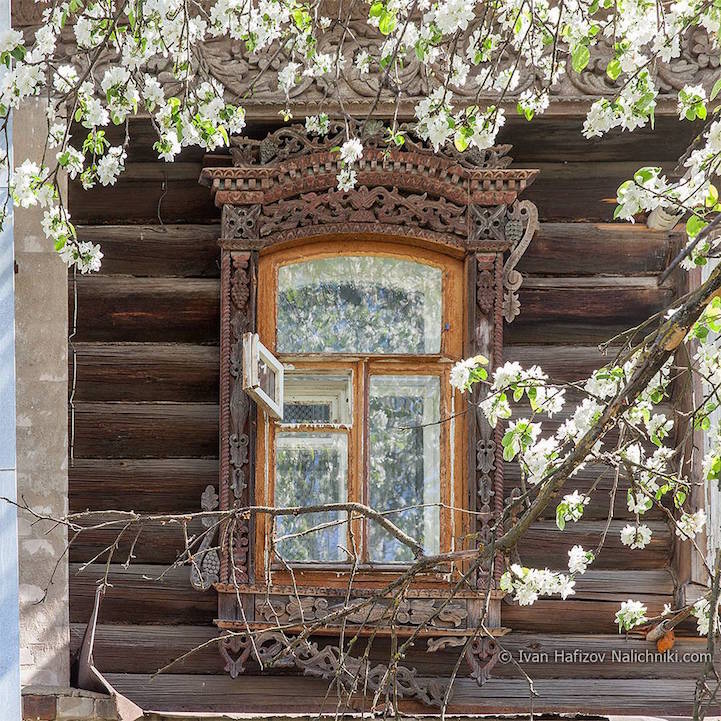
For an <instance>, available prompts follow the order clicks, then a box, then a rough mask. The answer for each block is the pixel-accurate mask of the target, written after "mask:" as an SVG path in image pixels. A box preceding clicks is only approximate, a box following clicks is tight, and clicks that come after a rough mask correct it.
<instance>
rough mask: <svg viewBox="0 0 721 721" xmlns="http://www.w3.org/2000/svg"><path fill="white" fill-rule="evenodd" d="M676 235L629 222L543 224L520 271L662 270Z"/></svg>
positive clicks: (623, 273) (633, 272) (634, 272)
mask: <svg viewBox="0 0 721 721" xmlns="http://www.w3.org/2000/svg"><path fill="white" fill-rule="evenodd" d="M675 242H678V235H675V234H669V233H666V232H664V231H658V230H649V229H648V228H646V227H645V226H644V225H640V224H639V225H631V224H629V223H541V225H540V228H539V229H538V231H537V232H536V234H535V235H534V236H533V240H532V241H531V244H530V245H529V247H528V250H527V251H526V252H525V253H524V255H523V257H522V258H521V261H520V262H519V264H518V270H520V271H521V272H522V273H530V274H549V275H557V274H560V273H563V274H564V275H583V276H585V275H593V274H596V273H598V274H602V275H621V276H624V277H628V276H632V275H644V274H653V273H660V272H661V271H663V269H664V268H665V266H666V264H667V262H668V261H669V260H670V258H669V254H670V250H669V249H670V246H671V245H672V244H673V243H675Z"/></svg>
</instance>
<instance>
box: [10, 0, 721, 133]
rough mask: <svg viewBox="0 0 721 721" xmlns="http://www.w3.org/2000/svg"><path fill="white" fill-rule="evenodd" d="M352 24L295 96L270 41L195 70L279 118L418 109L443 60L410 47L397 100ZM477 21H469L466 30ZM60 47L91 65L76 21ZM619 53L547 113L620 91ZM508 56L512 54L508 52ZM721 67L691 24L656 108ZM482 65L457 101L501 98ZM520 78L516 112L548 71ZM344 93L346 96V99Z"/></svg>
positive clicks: (363, 25) (221, 44) (372, 46)
mask: <svg viewBox="0 0 721 721" xmlns="http://www.w3.org/2000/svg"><path fill="white" fill-rule="evenodd" d="M13 22H14V23H15V24H16V26H17V27H23V26H24V29H26V31H27V33H28V35H30V33H31V32H32V31H33V30H34V29H35V28H36V27H37V25H38V24H39V22H40V17H39V13H38V9H37V7H36V4H35V2H33V0H16V2H14V3H13ZM349 27H350V32H349V33H348V32H345V31H344V29H343V28H342V27H340V26H338V27H335V28H332V29H329V30H328V31H326V32H324V33H323V35H322V37H321V38H320V43H319V46H318V50H319V51H320V52H323V53H330V54H331V55H334V56H335V54H336V53H337V52H339V49H340V46H341V44H342V55H343V56H344V58H345V64H344V67H343V69H342V70H341V72H340V74H339V77H338V80H336V79H335V78H330V77H320V78H311V77H307V76H304V77H303V78H302V79H301V81H300V83H299V84H298V85H297V86H295V87H294V88H293V89H292V90H291V91H290V98H289V100H290V103H288V101H287V100H286V98H285V94H284V93H283V92H282V91H280V90H279V88H278V73H279V72H280V71H281V70H282V69H283V68H284V67H286V66H287V64H288V62H289V61H290V58H289V56H288V54H287V53H286V52H285V51H283V50H277V51H276V49H275V48H272V49H270V50H266V51H264V52H262V53H257V54H256V53H248V52H246V51H245V49H244V45H243V43H241V42H239V41H235V40H230V39H227V38H218V39H213V40H209V41H207V42H205V43H203V44H201V45H199V46H198V47H197V49H196V53H195V55H194V57H193V58H192V60H191V62H192V63H193V65H194V67H195V69H196V72H198V71H200V72H203V73H209V74H210V75H211V76H213V77H215V78H217V79H218V80H220V81H221V82H222V83H223V84H224V85H225V87H226V89H227V96H228V99H229V101H231V102H242V104H243V107H245V108H246V110H247V111H248V114H249V117H252V118H258V119H260V118H268V119H275V120H277V117H278V112H279V111H280V110H282V109H283V108H285V107H286V106H287V105H288V104H290V106H291V107H292V108H293V112H294V113H295V114H296V116H302V115H306V114H315V113H317V112H318V109H319V108H322V109H324V110H326V111H327V112H331V113H333V112H336V113H337V112H339V111H341V110H342V112H343V113H349V114H352V115H359V116H362V115H364V113H365V112H367V111H368V109H369V108H370V107H371V105H372V104H373V103H374V102H375V101H376V98H377V97H378V102H377V104H376V105H375V111H376V113H377V114H379V115H386V116H389V115H390V114H394V113H396V111H397V114H398V117H401V118H405V119H410V118H412V117H414V108H415V106H416V104H417V103H418V102H419V101H420V100H422V99H423V98H425V97H428V95H429V93H430V92H431V91H432V90H433V88H434V86H435V81H434V76H435V77H436V78H437V77H438V74H439V72H441V71H442V68H440V67H433V66H431V67H426V66H425V65H423V64H422V63H420V62H419V61H418V60H417V58H416V57H415V56H414V55H413V53H409V54H408V55H407V56H406V58H405V62H404V66H403V68H402V70H401V71H400V73H401V77H400V80H401V85H402V87H403V93H402V97H401V100H400V102H399V103H398V104H397V103H396V97H397V91H396V89H395V88H389V89H386V87H382V88H381V92H380V95H378V89H379V85H382V84H383V79H384V78H383V76H384V73H383V71H380V70H378V69H373V70H372V71H371V72H369V73H366V74H364V75H361V74H360V73H359V71H358V69H357V68H356V67H355V65H354V63H353V58H354V56H355V55H356V54H357V53H358V52H359V51H361V50H366V51H368V52H370V53H371V54H373V53H375V52H376V51H377V48H378V45H379V43H380V42H381V39H380V37H379V34H378V31H377V30H376V29H374V28H372V27H370V26H369V25H368V23H367V22H366V21H365V19H363V18H359V19H356V20H351V21H350V23H349ZM473 29H474V27H473V26H469V28H468V31H467V32H468V33H471V32H472V31H473ZM61 51H62V55H63V56H64V58H63V59H64V60H67V61H72V62H76V63H77V64H79V66H80V67H85V65H86V61H85V58H84V55H83V53H81V52H79V51H78V48H77V46H76V44H75V39H74V36H73V33H72V31H71V30H70V29H68V30H67V31H65V32H64V33H63V36H62V43H61ZM612 57H613V47H612V43H611V41H609V40H607V39H605V38H604V39H603V40H601V41H600V42H599V44H598V45H597V46H595V47H593V48H591V59H590V61H589V64H588V66H587V67H586V69H585V70H584V71H583V72H582V73H580V74H577V73H575V72H574V71H573V70H572V68H571V59H570V57H569V58H568V59H567V61H566V62H567V65H568V67H567V72H566V73H565V74H564V75H563V77H562V78H561V80H560V81H559V82H558V83H557V84H556V85H554V86H553V88H552V89H551V94H550V100H551V107H550V108H549V110H548V111H547V112H548V113H556V114H565V115H578V114H579V113H582V112H585V110H586V109H587V108H588V107H589V106H590V104H591V102H593V100H595V99H597V98H598V97H602V96H608V97H611V96H613V95H615V94H616V93H617V92H618V91H619V89H620V87H621V81H620V80H619V81H612V80H611V79H610V78H609V77H608V75H607V74H606V67H607V65H608V62H609V61H610V60H611V58H612ZM508 61H509V63H510V62H511V58H510V57H509V59H508ZM112 62H113V56H112V54H110V53H107V54H105V55H104V56H103V57H102V58H101V59H100V64H99V67H98V72H100V73H102V72H103V71H104V69H105V68H104V66H106V65H109V64H110V63H112ZM718 69H719V55H718V51H717V50H714V48H713V43H712V41H711V40H710V39H709V37H708V35H707V34H706V32H705V31H704V30H701V29H695V30H690V31H689V32H688V33H687V34H686V36H685V37H684V38H683V40H682V43H681V55H680V57H679V58H677V59H676V60H673V61H672V62H670V63H662V62H656V63H655V64H654V65H653V67H651V72H652V74H653V76H654V77H655V81H656V83H657V86H658V88H659V91H660V92H659V97H658V101H657V106H656V114H657V115H661V114H668V115H675V114H676V98H675V94H676V93H677V91H678V90H679V89H681V88H682V87H683V86H684V85H686V84H692V85H696V84H700V85H703V86H704V87H705V88H706V90H707V92H709V91H710V90H711V88H712V86H713V84H714V82H715V79H716V77H717V75H718ZM152 71H153V72H155V73H156V74H157V77H158V79H159V81H160V82H161V84H162V85H163V86H164V88H165V90H166V92H167V93H170V94H177V93H179V92H182V87H181V85H180V84H179V83H178V81H177V80H176V79H175V78H174V76H173V72H172V66H171V64H170V62H169V61H168V60H167V59H164V58H156V59H154V60H153V67H152ZM481 72H485V71H484V70H481V69H479V68H471V70H470V72H469V75H468V78H467V80H466V82H465V83H464V84H463V86H459V87H451V88H450V89H451V91H452V92H453V96H454V105H455V106H457V107H462V106H464V105H467V104H474V103H478V102H481V103H485V102H498V101H499V98H498V95H497V94H495V93H485V94H482V95H480V96H479V95H477V90H478V85H477V83H476V82H475V81H476V79H477V77H478V76H479V75H480V73H481ZM518 72H519V73H520V80H519V83H518V87H517V88H516V89H515V90H514V91H513V92H510V93H507V95H506V97H505V98H504V100H503V101H502V103H501V104H502V105H503V106H504V107H506V108H507V110H508V112H509V113H515V106H516V99H517V97H518V95H520V94H521V93H522V92H523V91H524V90H526V89H529V88H532V87H534V86H535V87H540V85H541V83H542V79H541V77H540V75H539V73H538V71H537V69H536V68H535V67H533V66H526V65H523V64H521V65H520V66H519V67H518ZM338 97H340V98H341V101H342V107H341V106H340V105H339V102H338Z"/></svg>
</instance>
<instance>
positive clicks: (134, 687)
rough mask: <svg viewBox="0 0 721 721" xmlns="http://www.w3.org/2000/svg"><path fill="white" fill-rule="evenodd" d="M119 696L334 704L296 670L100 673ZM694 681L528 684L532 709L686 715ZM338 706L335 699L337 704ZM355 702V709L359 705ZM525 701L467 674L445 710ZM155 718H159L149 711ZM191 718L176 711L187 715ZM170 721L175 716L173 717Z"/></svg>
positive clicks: (292, 709)
mask: <svg viewBox="0 0 721 721" xmlns="http://www.w3.org/2000/svg"><path fill="white" fill-rule="evenodd" d="M107 679H108V681H109V682H110V683H111V684H112V685H113V686H114V687H115V688H116V689H117V690H118V691H119V692H120V693H122V694H123V695H126V696H127V697H128V698H130V699H131V700H133V701H134V702H135V703H137V704H138V705H140V706H141V708H142V707H144V708H154V709H163V710H167V711H175V710H179V711H184V712H186V713H189V712H191V711H195V712H202V711H212V712H215V713H219V712H220V713H222V712H226V713H240V712H242V713H254V712H258V713H265V714H268V713H303V712H305V713H311V712H312V713H316V712H319V711H320V710H321V709H326V710H327V709H328V708H329V707H331V708H332V709H334V710H335V708H336V703H337V702H336V698H335V691H334V690H333V689H331V690H330V698H329V682H328V681H324V680H322V679H313V678H309V677H308V676H303V675H300V674H296V675H289V674H285V675H284V676H283V677H282V679H280V678H278V677H276V676H250V675H248V676H246V675H241V676H239V677H238V678H235V679H231V678H230V677H229V676H208V675H191V674H175V675H170V674H169V675H161V676H157V677H151V676H150V675H148V674H115V673H110V674H108V675H107ZM694 685H695V681H693V680H690V679H687V680H684V679H681V680H671V679H660V680H657V679H646V680H643V681H639V680H637V679H629V680H621V679H598V678H586V679H576V678H571V679H539V680H538V681H537V682H535V683H534V689H535V691H536V697H535V699H534V700H533V710H534V712H536V713H543V712H548V713H561V712H563V713H589V712H603V713H618V714H628V713H636V714H639V713H641V714H643V715H649V714H653V713H656V714H665V715H688V714H689V713H690V710H691V708H692V706H693V690H694ZM344 708H345V706H344V705H341V710H343V709H344ZM360 708H361V706H360V702H358V710H360ZM400 708H401V709H402V710H406V711H408V712H412V711H415V712H417V713H423V712H425V713H428V711H429V709H428V707H425V706H422V705H420V704H418V703H408V702H401V704H400ZM530 708H531V701H530V698H529V692H528V683H527V681H525V680H517V679H504V678H491V679H490V680H489V681H488V682H487V683H486V684H485V685H484V686H482V687H479V686H478V685H477V683H476V682H475V681H473V680H472V679H470V678H461V679H457V680H456V683H455V684H454V686H453V695H452V697H451V702H450V706H449V708H448V711H449V712H450V713H454V712H455V713H486V714H489V713H491V714H498V713H528V712H529V710H530ZM151 718H154V719H155V721H161V719H163V716H162V714H159V715H154V716H153V717H151ZM189 718H190V717H185V719H184V718H183V716H181V717H180V721H189ZM175 719H176V720H177V719H178V717H177V716H175Z"/></svg>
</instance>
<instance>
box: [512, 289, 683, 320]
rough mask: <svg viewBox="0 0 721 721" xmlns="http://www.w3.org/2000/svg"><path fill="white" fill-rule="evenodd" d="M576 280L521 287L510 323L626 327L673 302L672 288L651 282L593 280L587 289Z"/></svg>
mask: <svg viewBox="0 0 721 721" xmlns="http://www.w3.org/2000/svg"><path fill="white" fill-rule="evenodd" d="M577 280H579V279H571V280H570V282H569V280H564V279H562V278H545V279H543V287H541V286H540V284H539V283H536V284H531V283H530V282H529V283H526V284H524V286H521V292H520V300H521V315H520V316H518V318H516V320H515V321H514V324H515V323H519V324H521V325H527V324H534V323H540V322H551V323H553V322H561V321H563V322H566V323H573V322H586V323H588V324H589V325H605V324H610V323H613V324H615V323H620V322H626V323H628V324H629V325H630V324H633V323H635V322H639V321H642V320H645V319H646V318H647V317H648V316H650V315H653V314H654V313H657V312H658V311H660V310H663V309H664V308H666V307H667V306H668V305H669V304H670V303H671V301H672V300H673V291H672V289H670V288H664V287H661V288H659V287H657V286H656V284H655V282H654V283H653V284H649V283H643V284H638V285H636V284H634V280H632V279H629V281H628V282H624V283H623V284H618V285H616V284H615V283H610V282H609V281H608V280H605V279H604V280H603V281H602V280H600V279H595V278H594V279H589V283H588V287H583V285H581V284H580V283H577V282H574V281H577ZM584 285H585V284H584ZM534 286H535V287H534Z"/></svg>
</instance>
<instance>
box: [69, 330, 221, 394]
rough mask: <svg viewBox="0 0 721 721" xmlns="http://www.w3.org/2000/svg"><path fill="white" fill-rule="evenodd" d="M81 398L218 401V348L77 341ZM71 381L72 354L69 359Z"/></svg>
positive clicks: (76, 377) (76, 361)
mask: <svg viewBox="0 0 721 721" xmlns="http://www.w3.org/2000/svg"><path fill="white" fill-rule="evenodd" d="M74 349H75V366H76V376H75V381H76V383H75V400H76V401H174V402H185V403H188V402H205V403H217V402H218V372H219V371H218V368H219V363H220V361H219V357H218V347H217V346H202V345H190V344H177V343H175V344H171V343H75V344H74ZM68 361H69V366H70V367H69V374H70V379H71V381H72V373H73V355H72V352H71V354H70V356H69V358H68Z"/></svg>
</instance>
